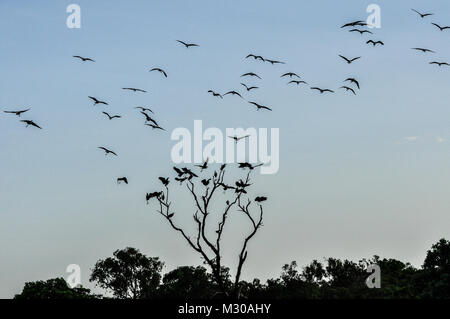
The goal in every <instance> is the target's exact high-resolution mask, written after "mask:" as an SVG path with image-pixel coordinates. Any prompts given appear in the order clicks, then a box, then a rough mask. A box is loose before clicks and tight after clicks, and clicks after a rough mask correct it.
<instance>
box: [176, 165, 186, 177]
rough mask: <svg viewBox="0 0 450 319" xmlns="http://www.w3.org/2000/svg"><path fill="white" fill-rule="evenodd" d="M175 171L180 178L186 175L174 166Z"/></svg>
mask: <svg viewBox="0 0 450 319" xmlns="http://www.w3.org/2000/svg"><path fill="white" fill-rule="evenodd" d="M173 169H174V171H175V172H176V173H177V174H178V177H181V176H183V175H184V174H186V173H185V172H183V171H182V170H181V169H179V168H178V167H176V166H174V167H173Z"/></svg>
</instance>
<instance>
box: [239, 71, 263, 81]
mask: <svg viewBox="0 0 450 319" xmlns="http://www.w3.org/2000/svg"><path fill="white" fill-rule="evenodd" d="M244 76H252V77H253V76H254V77H257V78H258V79H261V77H260V76H259V75H258V74H256V73H253V72H248V73H244V74H242V75H241V77H244Z"/></svg>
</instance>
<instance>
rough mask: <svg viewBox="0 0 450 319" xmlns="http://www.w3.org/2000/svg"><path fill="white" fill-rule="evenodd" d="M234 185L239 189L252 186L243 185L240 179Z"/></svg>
mask: <svg viewBox="0 0 450 319" xmlns="http://www.w3.org/2000/svg"><path fill="white" fill-rule="evenodd" d="M235 184H236V186H237V187H239V188H246V187H249V186H251V185H252V184H248V183H244V181H243V180H242V179H240V180H238V181H237V182H236V183H235Z"/></svg>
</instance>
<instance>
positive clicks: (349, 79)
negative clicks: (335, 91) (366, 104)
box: [344, 78, 359, 89]
mask: <svg viewBox="0 0 450 319" xmlns="http://www.w3.org/2000/svg"><path fill="white" fill-rule="evenodd" d="M344 82H351V83H355V84H356V86H357V87H358V89H359V82H358V81H356V79H354V78H347V79H345V80H344Z"/></svg>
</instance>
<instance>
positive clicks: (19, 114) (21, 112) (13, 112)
mask: <svg viewBox="0 0 450 319" xmlns="http://www.w3.org/2000/svg"><path fill="white" fill-rule="evenodd" d="M29 110H30V109H26V110H21V111H3V112H4V113H10V114H15V115H17V116H18V117H20V116H21V115H22V114H23V113H25V112H28V111H29Z"/></svg>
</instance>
